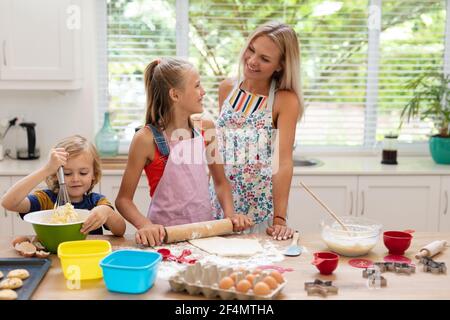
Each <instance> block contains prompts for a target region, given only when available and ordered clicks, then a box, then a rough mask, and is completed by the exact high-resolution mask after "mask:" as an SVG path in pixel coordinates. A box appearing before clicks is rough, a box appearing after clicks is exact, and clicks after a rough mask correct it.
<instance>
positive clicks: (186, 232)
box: [164, 219, 233, 243]
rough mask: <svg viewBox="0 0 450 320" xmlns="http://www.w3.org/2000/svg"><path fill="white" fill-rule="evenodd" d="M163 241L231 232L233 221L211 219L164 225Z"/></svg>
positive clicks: (177, 240) (176, 240) (175, 240)
mask: <svg viewBox="0 0 450 320" xmlns="http://www.w3.org/2000/svg"><path fill="white" fill-rule="evenodd" d="M165 229H166V237H165V238H164V242H165V243H173V242H179V241H186V240H191V239H199V238H206V237H213V236H220V235H224V234H230V233H232V232H233V223H232V222H231V220H230V219H221V220H211V221H204V222H196V223H189V224H181V225H178V226H171V227H166V228H165Z"/></svg>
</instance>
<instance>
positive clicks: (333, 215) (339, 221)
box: [300, 181, 351, 235]
mask: <svg viewBox="0 0 450 320" xmlns="http://www.w3.org/2000/svg"><path fill="white" fill-rule="evenodd" d="M300 184H301V185H302V187H303V188H305V190H306V191H307V192H308V193H309V194H310V195H311V197H313V198H314V200H316V201H317V202H318V203H319V204H320V205H321V206H322V207H323V208H325V210H326V211H327V212H328V213H329V214H330V215H331V216H332V217H333V218H334V219H335V220H336V221H337V222H338V223H339V224H340V225H341V226H342V228H343V229H344V230H345V231H347V232H348V233H349V235H351V233H350V230H348V228H347V227H346V226H345V225H344V223H343V222H342V221H341V219H339V218H338V216H337V215H336V214H335V213H334V212H333V211H331V209H330V208H328V207H327V205H326V204H325V203H323V202H322V201H321V200H320V199H319V198H318V197H317V196H316V195H315V194H314V193H313V192H312V191H311V190H310V189H309V188H308V187H307V186H305V184H304V183H303V182H301V181H300Z"/></svg>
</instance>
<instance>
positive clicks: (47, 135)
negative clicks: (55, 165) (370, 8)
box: [0, 0, 97, 157]
mask: <svg viewBox="0 0 450 320" xmlns="http://www.w3.org/2000/svg"><path fill="white" fill-rule="evenodd" d="M94 9H95V1H92V0H82V12H81V19H82V20H81V21H82V24H81V30H80V32H81V54H82V72H81V75H82V79H83V85H82V89H80V90H74V91H59V92H56V91H24V90H20V91H19V90H0V119H3V118H8V119H10V118H13V117H14V116H19V117H24V118H25V120H26V121H30V122H36V124H37V125H36V136H37V142H38V146H39V147H40V149H41V157H46V156H47V153H48V151H49V150H50V148H51V146H52V145H54V144H55V143H56V142H57V141H58V140H59V139H61V138H64V137H66V136H69V135H72V134H81V135H83V136H85V137H86V138H88V139H90V140H91V141H93V140H94V136H95V131H96V130H97V129H96V127H95V124H96V123H97V121H96V119H97V118H96V117H97V114H96V112H95V110H96V101H97V84H96V81H97V75H96V72H97V53H96V35H97V32H96V24H95V10H94Z"/></svg>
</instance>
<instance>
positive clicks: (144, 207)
mask: <svg viewBox="0 0 450 320" xmlns="http://www.w3.org/2000/svg"><path fill="white" fill-rule="evenodd" d="M121 182H122V176H114V175H108V176H103V177H102V182H101V186H100V193H101V194H103V195H104V196H105V197H106V198H108V200H109V201H111V202H112V203H113V204H114V202H115V201H116V197H117V194H118V193H119V189H120V183H121ZM133 201H134V203H135V204H136V207H137V208H138V210H139V211H140V212H141V213H142V214H143V215H144V216H146V215H147V211H148V206H149V205H150V193H149V188H148V183H147V178H146V177H145V176H141V179H140V180H139V183H138V186H137V188H136V192H135V194H134V199H133ZM126 225H127V229H126V231H125V234H134V233H135V231H136V228H135V227H134V226H133V225H132V224H131V223H129V222H128V221H126Z"/></svg>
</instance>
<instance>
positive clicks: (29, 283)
mask: <svg viewBox="0 0 450 320" xmlns="http://www.w3.org/2000/svg"><path fill="white" fill-rule="evenodd" d="M51 264H52V262H51V260H50V259H39V258H0V271H1V272H3V276H4V278H3V279H5V278H6V276H7V275H8V272H9V271H11V270H14V269H26V270H28V272H29V273H30V276H29V277H28V278H27V279H25V280H22V281H23V286H22V287H20V288H18V289H15V290H14V291H16V292H17V300H29V299H30V297H31V295H32V294H33V292H34V290H36V288H37V286H38V285H39V283H40V282H41V280H42V278H43V277H44V276H45V274H46V273H47V271H48V269H49V268H50V266H51ZM3 279H2V280H3Z"/></svg>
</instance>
